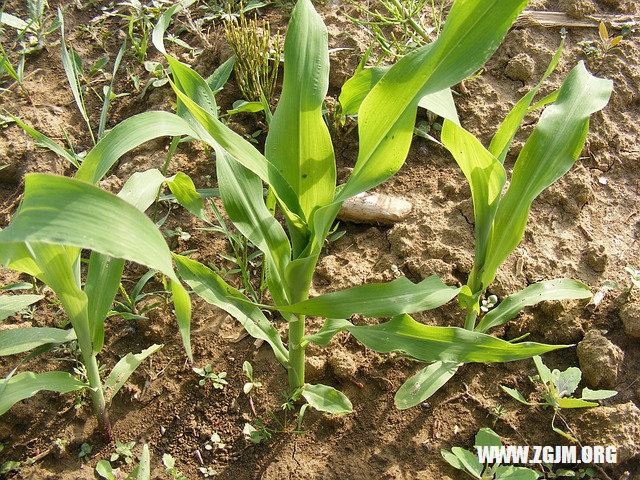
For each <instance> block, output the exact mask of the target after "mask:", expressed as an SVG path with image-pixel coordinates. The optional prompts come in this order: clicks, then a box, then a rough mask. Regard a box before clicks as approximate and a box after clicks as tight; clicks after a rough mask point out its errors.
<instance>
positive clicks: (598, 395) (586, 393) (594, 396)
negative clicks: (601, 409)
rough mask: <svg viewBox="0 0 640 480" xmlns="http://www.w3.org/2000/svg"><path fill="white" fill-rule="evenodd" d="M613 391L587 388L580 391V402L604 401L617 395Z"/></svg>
mask: <svg viewBox="0 0 640 480" xmlns="http://www.w3.org/2000/svg"><path fill="white" fill-rule="evenodd" d="M617 394H618V392H616V391H615V390H591V389H590V388H588V387H584V388H583V389H582V400H604V399H605V398H611V397H613V396H615V395H617Z"/></svg>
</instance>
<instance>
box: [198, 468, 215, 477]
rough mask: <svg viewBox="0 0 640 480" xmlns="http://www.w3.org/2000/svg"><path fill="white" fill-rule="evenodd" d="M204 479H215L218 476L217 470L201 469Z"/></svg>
mask: <svg viewBox="0 0 640 480" xmlns="http://www.w3.org/2000/svg"><path fill="white" fill-rule="evenodd" d="M198 470H199V471H200V473H201V474H202V476H203V477H204V478H209V477H215V476H216V475H218V472H217V470H215V469H214V468H213V467H200V468H199V469H198Z"/></svg>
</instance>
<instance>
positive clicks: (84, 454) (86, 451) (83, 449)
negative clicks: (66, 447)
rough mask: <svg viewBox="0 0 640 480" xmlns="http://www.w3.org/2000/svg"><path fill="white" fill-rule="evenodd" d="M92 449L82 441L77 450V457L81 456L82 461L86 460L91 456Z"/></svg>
mask: <svg viewBox="0 0 640 480" xmlns="http://www.w3.org/2000/svg"><path fill="white" fill-rule="evenodd" d="M92 451H93V447H92V446H91V445H89V444H88V443H83V444H82V445H80V450H79V451H78V458H81V459H82V461H83V462H88V461H89V459H90V458H91V452H92Z"/></svg>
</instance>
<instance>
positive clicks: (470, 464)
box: [451, 447, 484, 478]
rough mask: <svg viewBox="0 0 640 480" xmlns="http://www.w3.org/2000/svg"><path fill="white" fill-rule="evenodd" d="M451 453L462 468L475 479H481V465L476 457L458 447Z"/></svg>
mask: <svg viewBox="0 0 640 480" xmlns="http://www.w3.org/2000/svg"><path fill="white" fill-rule="evenodd" d="M451 452H452V453H453V454H454V455H455V456H456V457H458V460H460V463H462V465H464V468H465V469H466V470H467V472H469V473H470V474H471V475H473V476H474V477H475V478H482V470H483V469H484V467H483V465H482V464H481V463H480V462H479V461H478V456H477V455H476V454H475V453H471V452H470V451H469V450H465V449H464V448H460V447H453V448H452V449H451Z"/></svg>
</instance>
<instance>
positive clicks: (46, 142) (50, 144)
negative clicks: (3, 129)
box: [11, 116, 80, 168]
mask: <svg viewBox="0 0 640 480" xmlns="http://www.w3.org/2000/svg"><path fill="white" fill-rule="evenodd" d="M11 118H13V121H14V122H16V123H17V124H18V125H19V126H20V128H22V129H23V130H24V131H25V132H26V133H27V134H28V135H29V136H30V137H31V138H33V139H34V140H35V141H36V146H38V147H42V148H47V149H49V150H51V151H52V152H53V153H56V154H58V155H60V156H61V157H62V158H64V159H66V160H67V161H68V162H69V163H71V164H72V165H73V166H74V167H76V168H80V163H79V162H78V158H77V157H76V156H75V155H74V154H73V152H69V151H67V150H65V149H64V148H62V147H61V146H60V145H58V144H57V143H56V142H54V141H53V140H51V139H50V138H49V137H47V136H46V135H45V134H43V133H40V132H39V131H37V130H36V129H35V128H33V127H30V126H29V125H27V124H26V123H24V122H23V121H22V120H20V119H19V118H18V117H14V116H12V117H11Z"/></svg>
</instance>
